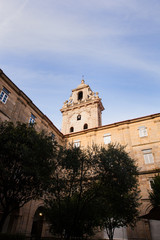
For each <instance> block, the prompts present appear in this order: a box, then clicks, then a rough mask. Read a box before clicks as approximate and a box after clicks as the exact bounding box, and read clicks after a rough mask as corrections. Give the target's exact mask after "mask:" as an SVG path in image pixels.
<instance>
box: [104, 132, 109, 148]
mask: <svg viewBox="0 0 160 240" xmlns="http://www.w3.org/2000/svg"><path fill="white" fill-rule="evenodd" d="M103 142H104V144H105V145H107V144H110V143H111V134H110V133H106V134H104V135H103Z"/></svg>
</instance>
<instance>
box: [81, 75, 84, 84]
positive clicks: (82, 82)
mask: <svg viewBox="0 0 160 240" xmlns="http://www.w3.org/2000/svg"><path fill="white" fill-rule="evenodd" d="M84 83H85V81H84V75H82V81H81V84H84Z"/></svg>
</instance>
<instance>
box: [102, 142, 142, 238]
mask: <svg viewBox="0 0 160 240" xmlns="http://www.w3.org/2000/svg"><path fill="white" fill-rule="evenodd" d="M137 175H138V171H137V167H136V165H135V162H134V160H133V159H132V158H131V157H130V156H129V155H128V154H127V153H126V152H125V150H124V147H122V146H120V145H113V144H110V145H109V146H108V148H104V147H101V149H100V150H99V181H100V188H99V193H100V194H99V200H98V201H99V206H100V208H99V215H100V216H99V219H100V225H101V227H103V228H105V229H106V231H107V234H108V237H109V239H110V240H112V239H113V236H114V230H115V228H119V227H123V226H129V225H134V223H135V220H136V218H137V216H138V210H137V208H138V206H139V203H138V200H139V191H138V183H137Z"/></svg>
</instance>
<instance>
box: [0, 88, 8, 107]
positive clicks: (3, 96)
mask: <svg viewBox="0 0 160 240" xmlns="http://www.w3.org/2000/svg"><path fill="white" fill-rule="evenodd" d="M8 96H9V91H8V90H7V89H6V88H3V89H2V91H1V93H0V101H1V102H2V103H4V104H5V103H6V102H7V99H8Z"/></svg>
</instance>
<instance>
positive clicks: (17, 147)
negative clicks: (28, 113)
mask: <svg viewBox="0 0 160 240" xmlns="http://www.w3.org/2000/svg"><path fill="white" fill-rule="evenodd" d="M55 151H56V144H54V142H53V141H52V138H51V137H50V136H47V135H45V134H44V132H40V133H37V132H36V130H35V128H34V127H33V126H29V125H27V124H21V123H17V125H13V123H11V122H3V123H0V208H1V209H2V217H1V219H0V231H2V228H3V225H4V223H5V220H6V218H7V216H8V215H9V214H11V213H12V212H13V211H14V210H16V209H19V208H20V207H22V206H23V205H24V204H26V203H27V202H28V201H30V200H31V199H37V198H39V197H41V196H42V195H43V193H44V191H46V190H47V188H48V186H49V184H50V176H51V174H52V173H53V168H54V165H53V161H52V158H53V156H54V155H55Z"/></svg>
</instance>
